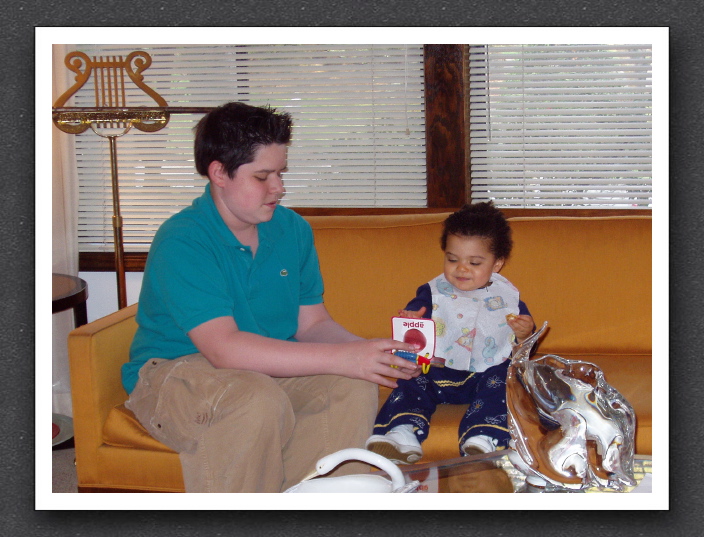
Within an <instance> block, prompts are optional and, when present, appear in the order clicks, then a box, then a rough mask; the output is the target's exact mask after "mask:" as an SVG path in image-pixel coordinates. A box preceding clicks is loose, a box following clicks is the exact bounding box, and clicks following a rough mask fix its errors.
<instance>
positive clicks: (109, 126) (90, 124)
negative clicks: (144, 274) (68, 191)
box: [52, 50, 169, 309]
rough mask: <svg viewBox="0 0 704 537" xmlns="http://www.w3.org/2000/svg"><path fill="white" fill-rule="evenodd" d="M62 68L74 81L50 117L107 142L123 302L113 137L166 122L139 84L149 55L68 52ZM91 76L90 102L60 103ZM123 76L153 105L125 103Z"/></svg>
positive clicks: (122, 303)
mask: <svg viewBox="0 0 704 537" xmlns="http://www.w3.org/2000/svg"><path fill="white" fill-rule="evenodd" d="M64 63H65V65H66V67H68V68H69V69H70V70H71V71H73V72H74V73H76V77H75V80H76V83H75V84H74V85H73V86H71V87H70V88H69V89H68V90H67V91H66V92H65V93H64V94H63V95H61V97H59V98H58V99H57V101H56V102H55V103H54V108H53V111H52V119H53V121H54V124H55V125H56V126H57V127H58V128H59V129H61V130H62V131H64V132H67V133H70V134H79V133H82V132H85V131H86V130H87V129H88V128H91V129H92V130H93V132H95V133H96V134H97V135H98V136H101V137H103V138H107V139H108V141H109V143H110V170H111V178H112V207H113V216H112V228H113V236H114V241H115V271H116V273H117V300H118V307H119V308H120V309H121V308H124V307H126V306H127V290H126V285H125V263H124V245H123V238H122V216H121V215H120V194H119V185H118V174H117V145H116V140H117V138H119V137H120V136H123V135H124V134H127V132H128V131H129V130H130V129H131V128H132V127H134V128H135V129H138V130H141V131H144V132H156V131H158V130H160V129H162V128H163V127H165V126H166V124H167V123H168V122H169V110H168V108H167V106H168V105H167V104H166V101H165V100H164V99H163V98H162V97H161V96H160V95H159V94H158V93H157V92H156V91H154V90H153V89H151V88H150V87H149V86H147V85H146V84H145V83H144V81H143V80H144V77H143V76H142V73H143V72H144V71H145V70H146V69H147V68H148V67H149V66H150V65H151V63H152V58H151V56H150V55H149V54H148V53H146V52H144V51H140V50H137V51H134V52H132V53H130V54H129V55H127V57H126V58H124V59H123V57H122V56H112V57H108V58H105V59H104V58H103V57H102V56H101V57H99V58H96V57H93V58H90V57H89V56H88V55H87V54H85V53H83V52H78V51H77V52H71V53H69V54H67V55H66V58H65V60H64ZM91 76H93V84H94V96H95V107H64V105H65V104H66V102H67V101H68V100H69V98H71V96H72V95H74V94H75V93H76V92H78V90H80V89H81V88H82V87H83V86H84V84H85V83H86V82H87V81H88V79H89V78H90V77H91ZM128 81H131V82H132V83H134V85H135V86H137V87H138V88H139V89H141V90H142V91H143V92H144V93H146V94H147V95H148V96H149V97H151V98H152V99H153V100H154V102H155V103H156V106H155V107H144V106H139V107H129V106H128V104H127V95H128V93H129V92H128V90H127V86H126V84H127V83H128Z"/></svg>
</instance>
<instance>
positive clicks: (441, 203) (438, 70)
mask: <svg viewBox="0 0 704 537" xmlns="http://www.w3.org/2000/svg"><path fill="white" fill-rule="evenodd" d="M465 50H466V46H465V45H424V55H425V110H426V112H425V120H426V125H425V133H426V134H425V136H426V168H427V181H428V183H427V193H428V203H427V207H426V208H417V207H416V208H383V207H378V208H377V207H375V208H332V207H330V208H318V207H294V208H293V209H294V210H295V211H296V212H297V213H299V214H301V215H302V216H316V215H376V214H418V213H433V212H448V211H454V210H457V209H458V208H459V207H460V206H461V205H462V204H463V203H465V202H468V201H469V199H468V193H469V192H471V189H470V184H471V176H470V173H469V166H468V157H469V155H468V150H467V144H466V128H465V89H464V68H465V67H464V65H465V62H464V55H465ZM503 212H504V214H506V216H508V217H513V216H605V215H608V216H620V215H651V214H652V211H650V210H647V209H636V210H625V209H624V210H620V209H504V210H503ZM146 259H147V253H146V252H125V254H124V261H125V270H126V271H128V272H143V271H144V264H145V262H146ZM78 264H79V270H80V271H82V272H114V271H115V256H114V254H113V253H112V252H80V253H79V261H78Z"/></svg>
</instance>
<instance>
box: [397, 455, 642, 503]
mask: <svg viewBox="0 0 704 537" xmlns="http://www.w3.org/2000/svg"><path fill="white" fill-rule="evenodd" d="M399 469H400V470H401V471H402V472H403V474H404V475H405V476H406V480H407V481H409V482H410V481H419V482H420V486H419V487H418V490H417V491H416V492H426V493H428V492H461V493H467V492H469V493H492V492H508V493H514V492H580V493H589V492H607V493H608V492H612V491H610V490H606V491H604V490H599V489H597V488H594V489H584V490H580V491H568V490H564V489H561V490H550V489H549V488H548V490H546V491H543V490H541V489H537V488H535V487H532V486H531V485H530V484H529V483H526V476H525V475H524V474H523V473H522V472H520V471H519V470H517V469H516V468H515V467H514V466H513V464H511V462H510V461H509V458H508V453H507V451H496V452H494V453H488V454H481V455H471V456H467V457H457V458H456V459H447V460H443V461H434V462H429V463H424V464H422V463H421V464H413V465H403V466H399ZM633 470H634V474H635V475H634V477H635V478H636V481H637V482H638V484H637V485H636V486H635V487H630V488H629V487H627V488H626V489H625V490H624V491H623V492H633V491H634V489H642V491H643V492H650V490H649V488H650V483H651V481H650V476H651V473H652V460H651V457H650V456H648V455H636V456H635V457H634V460H633ZM639 491H641V490H639Z"/></svg>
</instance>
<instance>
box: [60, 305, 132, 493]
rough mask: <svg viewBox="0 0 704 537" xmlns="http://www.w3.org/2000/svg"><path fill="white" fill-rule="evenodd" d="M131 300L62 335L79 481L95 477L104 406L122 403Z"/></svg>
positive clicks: (107, 408)
mask: <svg viewBox="0 0 704 537" xmlns="http://www.w3.org/2000/svg"><path fill="white" fill-rule="evenodd" d="M136 314H137V304H134V305H132V306H129V307H127V308H124V309H121V310H119V311H117V312H115V313H113V314H111V315H107V316H106V317H103V318H101V319H98V320H96V321H94V322H92V323H88V324H86V325H83V326H81V327H79V328H76V329H75V330H73V331H72V332H71V333H69V335H68V354H69V367H70V374H71V396H72V400H73V428H74V443H75V446H76V463H77V467H78V471H79V472H80V473H84V475H83V478H82V479H81V481H82V482H86V481H88V482H93V481H97V479H98V476H97V475H95V474H96V473H97V468H98V465H97V459H96V456H97V450H98V447H100V445H101V444H102V443H103V442H102V430H103V425H104V423H105V420H106V419H107V416H108V413H109V412H110V410H111V409H112V408H113V407H115V406H117V405H119V404H121V403H124V402H125V400H126V399H127V393H126V392H125V390H124V389H123V387H122V384H121V382H120V381H119V379H120V378H121V374H120V368H121V367H122V364H124V363H125V362H127V361H128V360H129V350H130V345H131V343H132V339H133V337H134V334H135V332H136V330H137V323H136V321H135V315H136Z"/></svg>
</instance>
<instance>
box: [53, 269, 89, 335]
mask: <svg viewBox="0 0 704 537" xmlns="http://www.w3.org/2000/svg"><path fill="white" fill-rule="evenodd" d="M51 284H52V286H51V291H52V292H51V313H58V312H60V311H64V310H67V309H69V308H73V319H74V321H75V323H76V328H78V327H79V326H83V325H84V324H86V323H87V322H88V310H87V308H86V302H87V300H88V284H87V283H86V282H85V280H82V279H81V278H77V277H75V276H68V275H66V274H57V273H55V272H54V273H53V274H52V275H51Z"/></svg>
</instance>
